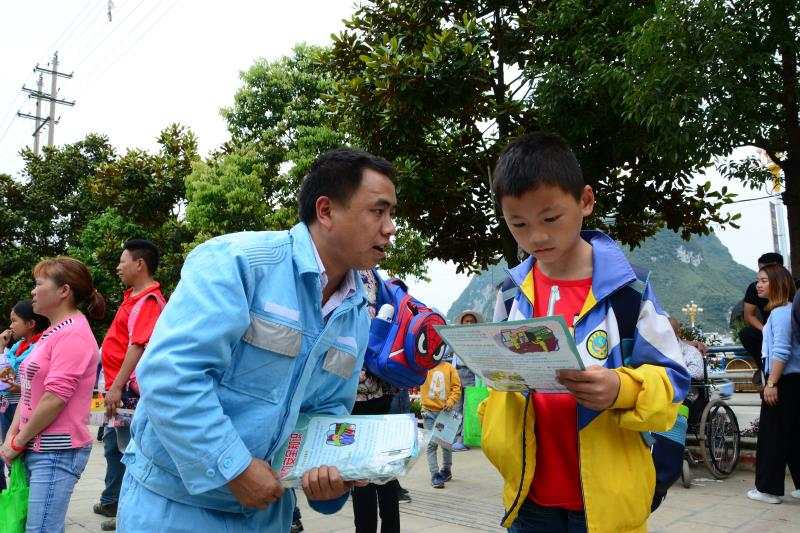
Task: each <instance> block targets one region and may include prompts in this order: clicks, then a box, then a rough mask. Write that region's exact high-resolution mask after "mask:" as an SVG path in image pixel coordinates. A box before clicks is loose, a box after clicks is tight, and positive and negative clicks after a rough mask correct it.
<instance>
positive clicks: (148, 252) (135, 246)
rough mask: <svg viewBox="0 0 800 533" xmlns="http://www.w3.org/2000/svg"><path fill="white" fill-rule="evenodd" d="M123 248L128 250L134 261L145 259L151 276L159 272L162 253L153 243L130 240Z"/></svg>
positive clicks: (142, 240) (143, 240) (145, 240)
mask: <svg viewBox="0 0 800 533" xmlns="http://www.w3.org/2000/svg"><path fill="white" fill-rule="evenodd" d="M122 248H123V249H125V250H128V252H129V253H130V254H131V256H132V257H133V258H134V259H143V260H144V264H145V265H147V271H148V272H149V273H150V275H151V276H153V275H155V273H156V270H158V263H159V261H160V260H161V252H159V251H158V246H156V245H155V243H153V241H148V240H147V239H129V240H127V241H125V244H123V245H122Z"/></svg>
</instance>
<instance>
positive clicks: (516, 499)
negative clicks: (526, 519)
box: [500, 393, 531, 525]
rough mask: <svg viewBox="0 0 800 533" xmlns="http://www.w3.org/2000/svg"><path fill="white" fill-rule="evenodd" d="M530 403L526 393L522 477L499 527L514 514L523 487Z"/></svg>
mask: <svg viewBox="0 0 800 533" xmlns="http://www.w3.org/2000/svg"><path fill="white" fill-rule="evenodd" d="M530 402H531V395H530V393H528V395H527V396H525V409H523V411H522V475H521V476H520V479H519V487H518V488H517V495H516V497H515V498H514V502H513V503H512V504H511V507H509V508H508V511H506V514H504V515H503V518H502V520H501V521H500V524H501V525H502V524H504V523H505V521H506V520H508V517H509V516H510V515H511V513H513V512H514V509H515V508H516V507H517V505H518V504H519V499H520V496H522V490H523V488H524V486H525V467H526V463H527V461H526V453H525V443H526V439H525V432H526V431H525V430H526V426H527V425H528V406H529V405H530Z"/></svg>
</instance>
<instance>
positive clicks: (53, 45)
mask: <svg viewBox="0 0 800 533" xmlns="http://www.w3.org/2000/svg"><path fill="white" fill-rule="evenodd" d="M91 5H92V0H88V1H87V2H86V3H85V4H84V5H83V7H82V8H81V10H80V11H78V14H77V15H75V18H73V19H72V21H71V22H70V23H69V24H67V27H66V28H64V31H62V32H61V35H59V36H58V38H57V39H56V40H55V41H53V42H52V43H51V44H50V46H48V47H47V48H46V49H45V52H49V51H50V50H56V49H57V46H58V44H59V43H60V42H61V39H62V38H63V37H64V36H65V35H66V34H67V32H68V31H69V30H74V29H75V28H77V26H79V25H76V24H75V23H76V22H77V21H78V19H79V18H80V17H81V15H83V13H84V12H85V11H87V9H86V8H88V7H89V6H91Z"/></svg>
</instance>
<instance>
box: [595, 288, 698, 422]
mask: <svg viewBox="0 0 800 533" xmlns="http://www.w3.org/2000/svg"><path fill="white" fill-rule="evenodd" d="M616 372H617V374H618V375H619V379H620V387H619V394H618V395H617V399H616V401H615V402H614V404H613V405H612V407H611V408H612V409H615V410H617V412H618V416H619V424H620V426H622V427H625V428H627V429H630V430H633V431H666V430H668V429H669V428H671V427H672V426H673V425H674V424H675V418H676V416H677V412H678V407H679V405H680V403H681V402H682V401H683V399H684V398H685V396H686V392H687V390H688V388H689V382H690V381H691V379H690V377H689V371H688V370H687V369H686V366H685V365H684V363H683V355H682V353H681V347H680V344H679V342H678V338H677V337H676V336H675V332H674V331H673V329H672V326H671V325H670V323H669V320H668V316H667V314H666V313H665V312H664V310H663V309H662V308H661V305H660V304H659V303H658V299H657V298H656V295H655V292H654V291H653V288H652V286H651V285H650V282H649V281H648V283H647V284H646V286H645V290H644V295H643V298H642V305H641V308H640V311H639V318H638V321H637V323H636V332H635V335H634V340H633V349H632V351H631V362H630V364H629V365H628V366H625V367H621V368H618V369H616Z"/></svg>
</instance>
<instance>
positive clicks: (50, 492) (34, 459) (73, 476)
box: [25, 446, 92, 533]
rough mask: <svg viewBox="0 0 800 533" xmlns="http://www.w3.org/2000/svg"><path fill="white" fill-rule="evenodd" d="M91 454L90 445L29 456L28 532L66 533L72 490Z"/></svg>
mask: <svg viewBox="0 0 800 533" xmlns="http://www.w3.org/2000/svg"><path fill="white" fill-rule="evenodd" d="M91 451H92V447H91V446H86V447H85V448H73V449H71V450H58V451H55V452H27V453H25V466H26V467H27V468H28V476H29V483H30V494H29V496H28V522H27V524H26V526H25V532H26V533H59V532H62V533H63V531H64V520H65V519H66V517H67V507H68V506H69V500H70V498H71V497H72V490H73V489H74V488H75V483H77V482H78V479H80V477H81V474H82V473H83V470H84V468H86V463H87V462H88V461H89V453H90V452H91Z"/></svg>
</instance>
